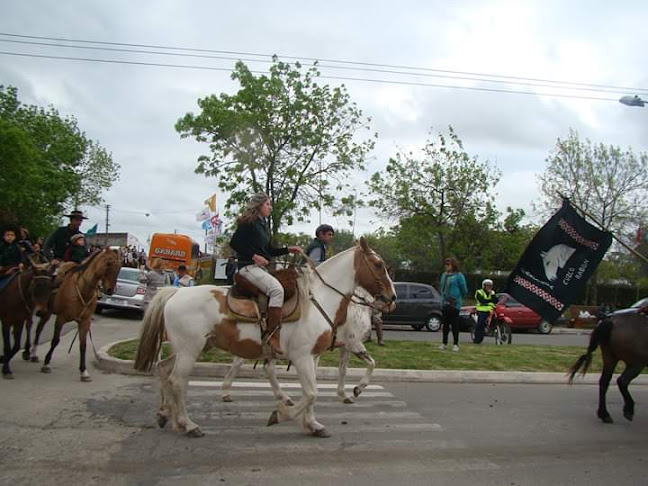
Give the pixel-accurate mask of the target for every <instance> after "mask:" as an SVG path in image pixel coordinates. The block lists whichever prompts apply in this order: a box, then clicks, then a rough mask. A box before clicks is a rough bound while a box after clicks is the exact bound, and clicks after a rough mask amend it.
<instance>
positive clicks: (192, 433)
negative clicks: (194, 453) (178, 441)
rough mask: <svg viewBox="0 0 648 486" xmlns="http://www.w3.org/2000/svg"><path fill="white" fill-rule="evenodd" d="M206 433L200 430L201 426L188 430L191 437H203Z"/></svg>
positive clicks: (188, 435)
mask: <svg viewBox="0 0 648 486" xmlns="http://www.w3.org/2000/svg"><path fill="white" fill-rule="evenodd" d="M204 435H205V433H204V432H203V431H202V430H200V427H196V428H195V429H193V430H190V431H189V432H187V437H191V438H192V439H197V438H199V437H203V436H204Z"/></svg>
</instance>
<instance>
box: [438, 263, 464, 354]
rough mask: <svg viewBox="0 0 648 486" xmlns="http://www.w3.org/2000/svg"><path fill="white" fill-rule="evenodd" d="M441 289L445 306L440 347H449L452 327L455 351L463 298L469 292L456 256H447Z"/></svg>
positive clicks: (457, 349)
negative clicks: (449, 335)
mask: <svg viewBox="0 0 648 486" xmlns="http://www.w3.org/2000/svg"><path fill="white" fill-rule="evenodd" d="M439 289H440V290H441V305H442V308H443V312H442V317H441V321H442V324H443V344H441V346H439V349H441V350H445V349H446V348H447V347H448V334H449V333H450V329H452V339H453V345H452V350H453V351H459V311H460V310H461V299H462V298H463V297H465V296H466V294H467V293H468V286H467V285H466V278H465V277H464V275H463V273H461V272H460V271H459V265H458V264H457V260H455V259H454V258H446V260H445V272H443V273H442V274H441V280H440V282H439Z"/></svg>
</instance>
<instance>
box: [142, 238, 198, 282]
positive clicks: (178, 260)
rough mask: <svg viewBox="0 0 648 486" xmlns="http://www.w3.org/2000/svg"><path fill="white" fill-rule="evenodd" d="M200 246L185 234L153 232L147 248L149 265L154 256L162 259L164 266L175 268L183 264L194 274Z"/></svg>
mask: <svg viewBox="0 0 648 486" xmlns="http://www.w3.org/2000/svg"><path fill="white" fill-rule="evenodd" d="M199 250H200V246H199V245H198V243H196V242H195V241H194V240H193V239H191V238H190V237H189V236H187V235H180V234H176V233H153V235H152V236H151V247H150V248H149V254H148V261H149V265H151V262H153V260H154V259H156V258H161V259H162V260H164V268H169V269H171V270H177V268H178V267H179V266H180V265H183V264H184V265H185V266H186V267H187V270H188V271H189V273H190V274H192V275H193V274H194V272H195V271H196V268H197V265H198V258H199Z"/></svg>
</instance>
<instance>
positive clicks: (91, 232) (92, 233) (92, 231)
mask: <svg viewBox="0 0 648 486" xmlns="http://www.w3.org/2000/svg"><path fill="white" fill-rule="evenodd" d="M98 225H99V223H97V224H95V225H94V226H93V227H92V228H90V229H89V230H88V231H86V236H92V235H96V234H97V230H98Z"/></svg>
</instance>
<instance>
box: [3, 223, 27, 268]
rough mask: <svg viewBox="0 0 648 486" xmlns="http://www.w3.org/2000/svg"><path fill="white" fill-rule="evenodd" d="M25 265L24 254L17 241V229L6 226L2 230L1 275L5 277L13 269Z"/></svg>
mask: <svg viewBox="0 0 648 486" xmlns="http://www.w3.org/2000/svg"><path fill="white" fill-rule="evenodd" d="M22 267H23V254H22V251H20V247H19V246H18V243H16V230H15V229H13V228H5V229H4V231H3V232H2V242H1V243H0V277H3V276H5V275H7V274H9V273H11V271H12V270H14V269H16V268H19V269H22Z"/></svg>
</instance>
